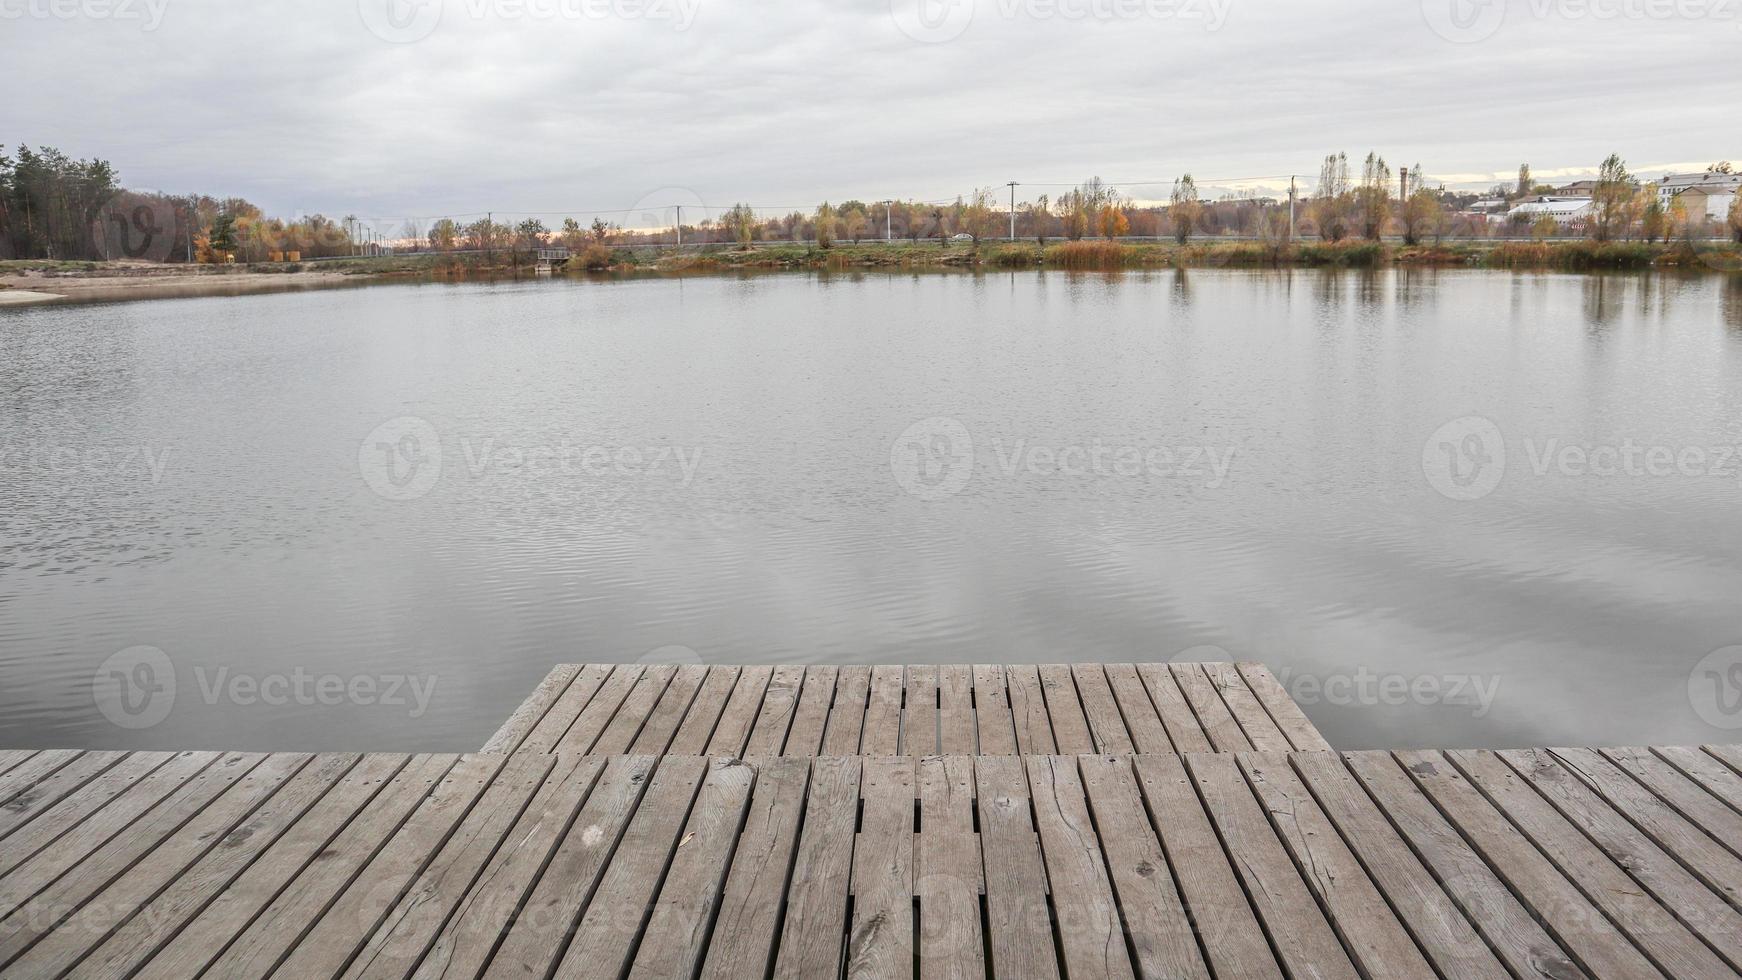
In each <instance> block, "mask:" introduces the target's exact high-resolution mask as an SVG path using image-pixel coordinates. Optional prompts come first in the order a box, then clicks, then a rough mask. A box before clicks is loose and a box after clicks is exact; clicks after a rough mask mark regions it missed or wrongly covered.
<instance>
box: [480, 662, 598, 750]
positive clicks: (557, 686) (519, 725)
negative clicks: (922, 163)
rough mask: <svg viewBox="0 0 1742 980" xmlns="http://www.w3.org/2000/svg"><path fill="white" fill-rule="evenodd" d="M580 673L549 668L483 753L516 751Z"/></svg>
mask: <svg viewBox="0 0 1742 980" xmlns="http://www.w3.org/2000/svg"><path fill="white" fill-rule="evenodd" d="M580 672H581V665H580V664H557V665H556V666H555V667H552V668H551V670H550V673H548V674H546V675H544V679H543V680H541V681H539V682H538V686H537V687H535V688H533V689H532V693H531V694H530V695H527V698H526V700H525V701H522V702H520V706H519V707H518V708H515V709H514V713H513V714H512V715H509V716H508V720H507V721H505V722H503V723H502V727H501V728H498V729H496V734H494V735H492V736H490V740H489V741H488V742H485V743H484V749H483V750H484V751H485V752H513V751H514V750H515V749H518V748H519V747H520V743H522V742H524V741H526V736H528V735H530V734H532V730H533V729H534V728H535V727H537V726H538V723H539V721H541V720H542V719H543V718H544V716H545V715H547V714H549V713H550V709H551V707H552V706H553V705H555V704H556V703H557V701H558V700H559V699H561V697H562V695H563V692H565V691H567V690H568V689H569V685H570V684H572V683H574V680H575V676H576V675H578V674H579V673H580Z"/></svg>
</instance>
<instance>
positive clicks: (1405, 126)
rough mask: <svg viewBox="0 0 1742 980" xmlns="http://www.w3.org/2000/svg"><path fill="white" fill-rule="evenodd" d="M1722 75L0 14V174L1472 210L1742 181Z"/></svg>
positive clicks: (1541, 5)
mask: <svg viewBox="0 0 1742 980" xmlns="http://www.w3.org/2000/svg"><path fill="white" fill-rule="evenodd" d="M613 4H615V8H613ZM1454 4H1457V6H1456V7H1454V6H1453V5H1454ZM1739 55H1742V0H1490V5H1487V6H1485V5H1483V3H1482V2H1481V0H1475V2H1472V0H1358V2H1357V0H1345V2H1322V0H1305V2H1303V0H893V2H892V0H829V2H821V0H816V2H810V3H792V2H777V0H769V2H745V0H307V2H301V0H299V2H270V3H269V2H264V0H249V2H240V0H0V65H4V66H5V67H4V73H5V78H6V84H7V88H8V90H9V91H8V93H7V94H6V96H5V97H4V100H3V108H0V140H3V141H4V142H5V143H6V144H8V145H9V146H12V145H16V144H17V143H19V142H29V143H32V144H49V145H55V146H59V147H60V148H62V149H63V150H66V151H67V152H69V153H71V154H73V155H75V156H100V157H103V158H106V159H108V160H110V161H111V162H113V163H114V164H115V165H116V166H117V167H118V168H119V170H120V172H121V175H122V179H123V181H124V182H125V183H126V184H127V185H129V186H131V187H135V188H147V189H160V190H169V191H189V190H197V191H202V192H207V193H213V194H219V195H240V196H243V197H247V198H249V199H251V200H253V201H254V202H255V203H257V204H260V205H261V206H263V207H264V208H266V209H267V210H268V211H269V212H272V213H277V214H293V213H299V212H310V211H321V212H324V213H326V214H329V215H333V216H339V215H343V214H345V213H354V214H357V215H360V216H367V217H378V218H383V219H386V218H398V219H403V218H405V217H409V216H419V217H426V218H427V217H429V216H439V215H456V216H458V215H463V214H466V213H470V212H482V211H485V210H494V211H495V212H496V213H497V216H498V218H503V217H504V216H510V217H511V216H513V215H512V213H513V212H551V213H552V216H554V217H560V215H561V214H565V213H573V214H576V215H583V216H584V214H585V213H587V212H593V211H600V210H606V209H630V208H640V209H642V210H644V211H645V209H647V208H648V207H649V206H650V205H656V204H657V205H663V204H669V203H679V202H682V203H687V204H690V205H691V206H695V205H697V204H706V205H709V206H713V207H724V206H727V205H730V204H731V203H732V202H734V201H739V200H742V201H747V202H750V203H752V204H756V205H758V206H761V207H768V208H776V209H781V208H788V207H809V206H811V205H813V204H814V202H816V201H817V200H819V199H821V198H823V197H825V196H827V197H829V198H832V199H835V200H840V199H843V198H848V197H856V198H860V199H863V200H867V201H870V200H878V199H882V198H885V197H890V196H896V197H914V198H920V199H936V198H946V197H948V198H953V197H954V196H955V195H957V194H960V193H963V192H964V191H967V190H969V189H971V188H972V187H974V186H976V185H981V186H983V185H989V184H1002V183H1003V182H1005V181H1007V180H1017V181H1024V182H1026V183H1027V184H1028V185H1029V186H1027V187H1025V188H1024V189H1022V190H1021V192H1020V196H1022V197H1026V196H1028V195H1029V194H1033V193H1040V192H1042V191H1043V190H1044V191H1049V192H1056V191H1057V190H1060V189H1062V188H1052V187H1042V186H1040V185H1042V184H1044V183H1047V182H1060V183H1062V182H1068V181H1077V180H1081V179H1082V178H1084V177H1087V176H1089V175H1092V174H1098V175H1100V176H1102V177H1105V178H1108V179H1110V180H1113V181H1116V182H1121V181H1131V182H1135V181H1141V180H1159V179H1163V178H1167V179H1171V178H1172V177H1173V176H1175V175H1177V174H1179V173H1181V172H1183V171H1187V170H1189V171H1191V172H1193V173H1194V174H1196V175H1198V176H1199V177H1200V179H1201V180H1203V179H1208V180H1211V181H1216V180H1223V179H1229V178H1254V177H1264V178H1273V177H1276V176H1279V175H1284V174H1289V173H1297V174H1302V175H1306V176H1307V177H1308V179H1309V180H1310V179H1311V178H1312V176H1313V175H1316V173H1317V169H1318V163H1319V161H1320V160H1321V159H1322V158H1323V157H1324V155H1325V154H1326V153H1327V152H1331V151H1335V150H1345V151H1347V152H1348V153H1349V156H1350V157H1351V158H1352V159H1355V158H1358V157H1359V156H1361V155H1364V154H1365V152H1366V151H1367V150H1368V149H1377V150H1378V151H1379V152H1380V153H1381V154H1383V155H1384V156H1385V157H1386V158H1387V159H1388V160H1389V161H1390V162H1391V163H1392V164H1393V165H1394V166H1395V165H1398V164H1413V163H1416V162H1418V161H1419V162H1420V163H1421V164H1422V166H1423V167H1424V169H1425V170H1426V171H1427V173H1428V175H1429V176H1430V178H1431V179H1433V180H1434V181H1436V182H1439V181H1443V182H1445V183H1447V184H1448V185H1455V186H1470V185H1476V184H1480V185H1483V186H1485V185H1486V184H1488V183H1492V182H1494V180H1495V179H1501V178H1503V179H1506V180H1508V181H1510V179H1511V174H1512V173H1513V172H1514V171H1515V170H1516V168H1517V166H1518V164H1519V163H1520V162H1521V161H1529V162H1530V164H1531V165H1532V167H1533V169H1534V170H1535V172H1536V174H1537V175H1538V177H1539V178H1551V177H1552V178H1561V177H1572V176H1578V175H1582V174H1586V173H1588V172H1590V171H1591V170H1593V169H1594V168H1595V166H1596V164H1597V163H1598V162H1599V161H1600V160H1601V159H1602V158H1603V156H1604V155H1606V154H1607V153H1609V152H1611V151H1614V152H1619V153H1621V154H1622V155H1623V156H1624V157H1625V158H1626V159H1627V161H1628V163H1629V165H1630V166H1631V167H1632V168H1633V169H1634V170H1635V171H1636V172H1644V173H1646V174H1648V175H1655V174H1656V173H1657V172H1661V171H1662V170H1665V169H1684V168H1689V167H1693V166H1696V165H1697V166H1701V167H1703V166H1704V165H1705V164H1706V163H1709V162H1711V161H1712V160H1714V159H1718V158H1721V157H1727V156H1738V157H1742V146H1739V145H1737V143H1738V140H1737V136H1738V134H1742V71H1738V70H1737V68H1736V66H1737V64H1738V61H1739V58H1738V56H1739ZM1739 162H1742V161H1739ZM1245 185H1246V186H1267V187H1274V186H1285V185H1286V180H1285V179H1280V180H1279V179H1266V180H1262V181H1246V182H1245ZM1229 186H1233V185H1226V186H1224V185H1216V186H1213V187H1209V188H1206V189H1207V190H1210V191H1212V192H1219V191H1222V190H1225V189H1228V187H1229ZM1125 189H1126V190H1127V192H1128V193H1131V194H1133V195H1134V196H1136V197H1139V198H1153V197H1159V196H1162V195H1164V194H1165V187H1157V186H1140V185H1138V184H1135V183H1132V184H1128V185H1127V186H1126V188H1125ZM1003 193H1004V192H1003V191H1001V192H1000V196H1002V195H1003ZM685 217H686V219H688V218H689V214H688V213H686V215H685ZM583 220H584V217H583ZM547 222H548V219H547ZM548 223H554V222H548ZM625 223H628V224H633V223H634V222H633V221H627V222H625Z"/></svg>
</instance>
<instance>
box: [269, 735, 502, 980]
mask: <svg viewBox="0 0 1742 980" xmlns="http://www.w3.org/2000/svg"><path fill="white" fill-rule="evenodd" d="M507 759H508V757H507V756H504V755H498V754H481V755H473V756H467V757H464V758H462V759H460V760H459V761H458V762H457V763H455V765H454V767H453V768H452V769H450V770H448V772H447V774H446V775H444V776H443V777H442V779H441V781H440V782H438V783H437V784H436V785H435V787H434V788H433V789H431V790H430V792H429V794H428V795H427V796H425V797H424V798H423V800H422V801H421V802H420V803H419V804H418V806H417V809H416V810H414V811H412V813H411V816H410V817H408V818H406V821H405V823H404V824H402V825H400V827H399V829H398V830H397V831H395V832H394V833H393V834H392V836H390V837H388V838H387V840H386V842H385V843H384V844H382V846H381V849H380V850H379V851H377V852H376V853H375V856H374V857H373V858H372V859H370V861H369V863H368V864H367V865H365V866H364V867H363V868H362V869H361V870H360V871H358V873H357V875H356V876H355V877H354V878H352V879H351V882H350V884H349V885H347V886H346V887H345V889H344V891H342V892H340V893H339V894H338V895H336V896H335V897H334V898H333V899H332V900H331V902H329V903H328V904H327V905H326V906H325V912H324V913H321V914H319V915H318V917H317V918H316V919H315V920H314V922H313V925H311V926H310V927H309V928H308V929H307V931H306V932H304V933H303V934H302V938H301V939H300V940H298V942H297V944H296V945H295V947H294V948H292V949H291V950H290V951H289V952H288V953H287V954H286V956H285V958H284V960H283V962H282V963H281V964H280V967H279V970H280V971H281V972H282V974H283V975H284V976H287V977H331V976H337V975H339V974H340V973H341V972H342V971H343V970H344V969H345V968H346V967H347V966H349V965H350V962H351V958H352V957H353V956H355V955H356V954H357V953H358V951H359V950H361V948H362V947H363V945H364V944H365V942H366V941H367V940H368V938H369V936H370V934H371V933H373V932H374V931H375V930H376V928H377V927H378V926H379V925H380V924H381V922H382V920H383V919H384V918H386V916H387V915H388V913H389V912H391V911H392V910H393V908H394V907H395V906H396V905H398V904H399V900H400V898H401V897H403V896H404V894H405V893H406V892H407V891H408V890H409V889H410V888H411V886H412V885H414V884H415V883H416V882H417V879H418V878H419V877H420V876H421V875H422V874H423V871H424V868H426V867H428V865H429V863H430V861H432V860H433V859H434V858H435V857H436V856H437V855H438V854H439V853H440V852H441V851H442V849H443V848H444V847H445V846H446V845H447V843H448V842H449V840H450V839H451V838H452V836H453V834H454V832H455V830H456V829H457V828H458V827H459V826H460V825H461V823H462V822H463V821H464V820H465V818H466V815H467V814H468V813H470V812H471V810H472V807H473V804H475V803H476V802H477V801H478V799H479V797H480V796H482V795H483V793H484V792H485V790H486V789H487V788H489V787H490V785H491V784H492V783H493V782H494V781H495V778H496V775H497V773H498V772H500V771H501V769H502V766H503V764H504V763H505V762H506V761H507ZM521 799H523V797H522V798H520V799H514V800H512V801H511V803H510V804H509V805H511V806H513V807H515V808H518V806H519V804H520V802H521ZM324 871H325V869H323V873H324Z"/></svg>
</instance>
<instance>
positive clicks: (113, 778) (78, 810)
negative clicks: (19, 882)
mask: <svg viewBox="0 0 1742 980" xmlns="http://www.w3.org/2000/svg"><path fill="white" fill-rule="evenodd" d="M95 755H96V753H88V754H87V756H95ZM187 756H188V754H187V753H175V752H134V753H132V754H130V755H128V756H126V757H125V758H122V759H121V760H119V761H118V762H114V763H113V765H112V766H111V765H109V764H108V763H106V762H105V761H104V760H102V759H97V758H93V759H91V762H90V764H89V766H88V767H87V766H86V765H81V763H83V762H84V761H85V760H84V758H83V757H81V759H80V760H79V762H75V763H73V764H72V765H70V766H68V767H67V768H66V769H63V770H61V772H59V773H56V774H55V775H54V776H50V777H49V778H47V779H45V780H43V781H42V783H41V784H39V785H38V786H36V787H33V788H32V789H30V790H29V791H27V792H26V793H24V794H23V795H22V796H20V797H19V798H18V799H15V800H13V801H12V803H10V804H8V806H7V807H6V808H5V809H4V810H0V830H5V829H6V826H5V825H6V823H7V822H8V819H7V818H17V819H18V820H19V821H20V824H19V825H14V827H13V828H12V831H11V833H10V835H6V834H0V836H4V837H5V838H6V846H5V848H4V849H0V876H4V875H7V874H10V873H11V872H12V870H13V869H14V868H16V867H18V866H19V865H21V864H23V863H24V862H26V861H28V860H30V859H31V858H32V857H35V856H36V854H37V852H39V851H41V850H42V849H44V848H46V847H48V846H49V845H50V844H53V843H54V842H55V841H57V840H59V839H61V838H62V837H64V836H66V835H67V834H70V833H72V832H73V831H75V830H77V829H78V827H79V825H80V824H81V823H82V822H84V821H85V820H88V819H90V817H91V815H92V814H94V813H99V812H101V811H102V810H103V809H104V808H106V807H107V806H108V805H109V803H110V801H112V800H114V799H116V798H118V797H120V796H123V795H125V794H126V793H127V791H128V790H130V789H132V788H133V786H134V784H136V783H138V782H140V781H141V780H143V779H146V778H147V777H148V776H150V774H151V773H153V772H156V771H157V769H158V768H159V767H161V766H165V765H168V764H169V763H170V762H171V760H175V759H184V760H185V759H186V758H187ZM194 758H195V761H197V762H198V763H199V764H200V765H201V767H202V768H203V767H204V766H205V765H207V764H209V763H210V762H211V756H209V755H206V756H197V757H194ZM184 764H185V762H184ZM98 765H102V766H103V768H102V769H101V771H100V774H99V775H95V776H94V778H90V777H91V776H92V770H95V769H97V767H98ZM75 767H77V768H76V769H75ZM63 775H64V776H66V777H67V779H66V781H65V782H63V781H62V780H61V779H60V777H61V776H63ZM73 782H77V783H78V786H77V787H76V788H72V789H70V791H69V787H68V784H70V783H73ZM50 799H53V800H55V802H54V804H53V805H52V806H47V805H46V804H47V803H48V801H49V800H50ZM33 817H34V818H35V819H32V818H33Z"/></svg>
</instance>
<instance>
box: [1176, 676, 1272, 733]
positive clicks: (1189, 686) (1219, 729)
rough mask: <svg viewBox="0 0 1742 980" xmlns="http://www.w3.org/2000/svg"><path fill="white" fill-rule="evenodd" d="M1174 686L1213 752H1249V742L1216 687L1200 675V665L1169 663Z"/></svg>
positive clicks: (1208, 679) (1206, 677)
mask: <svg viewBox="0 0 1742 980" xmlns="http://www.w3.org/2000/svg"><path fill="white" fill-rule="evenodd" d="M1169 670H1170V672H1171V673H1172V674H1173V680H1174V683H1176V684H1178V685H1179V690H1180V694H1181V695H1182V696H1184V698H1185V699H1186V703H1187V704H1188V705H1190V706H1191V711H1192V714H1193V715H1194V716H1196V718H1197V719H1198V724H1200V725H1202V726H1203V729H1204V735H1205V737H1207V738H1208V739H1209V740H1210V745H1211V747H1213V748H1214V749H1215V750H1216V751H1217V752H1250V751H1251V750H1252V742H1251V740H1250V739H1248V738H1247V737H1246V731H1245V730H1244V729H1242V728H1241V727H1240V723H1239V722H1238V721H1236V720H1235V719H1234V715H1233V712H1231V711H1229V710H1228V705H1227V704H1226V703H1225V702H1224V701H1223V700H1222V695H1221V694H1220V693H1218V692H1217V690H1216V685H1215V684H1213V683H1211V681H1210V678H1209V675H1208V674H1205V673H1204V665H1203V664H1171V665H1169Z"/></svg>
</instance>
